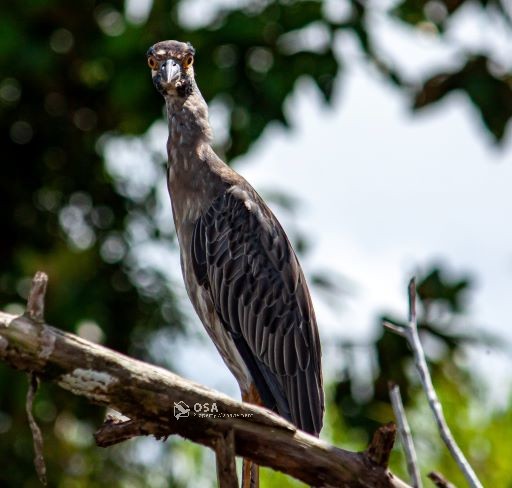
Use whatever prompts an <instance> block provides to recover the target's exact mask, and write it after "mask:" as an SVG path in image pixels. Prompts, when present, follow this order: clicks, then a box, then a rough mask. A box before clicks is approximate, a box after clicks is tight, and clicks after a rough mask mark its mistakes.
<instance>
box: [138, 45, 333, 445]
mask: <svg viewBox="0 0 512 488" xmlns="http://www.w3.org/2000/svg"><path fill="white" fill-rule="evenodd" d="M147 55H148V64H149V66H150V67H151V69H152V76H153V82H154V84H155V86H156V88H157V89H158V90H159V92H160V93H162V95H163V96H164V98H165V101H166V105H167V112H168V118H169V140H168V146H167V148H168V155H169V169H168V184H169V192H170V195H171V202H172V207H173V216H174V222H175V226H176V231H177V234H178V240H179V244H180V252H181V261H182V268H183V276H184V279H185V284H186V288H187V291H188V294H189V296H190V299H191V301H192V303H193V305H194V307H195V309H196V311H197V313H198V315H199V317H200V318H201V320H202V322H203V324H204V326H205V328H206V330H207V331H208V333H209V335H210V336H211V338H212V340H213V341H214V343H215V345H216V346H217V348H218V350H219V352H220V354H221V355H222V357H223V359H224V361H225V362H226V364H227V365H228V367H229V368H230V370H231V371H232V373H233V374H234V375H235V377H236V379H237V381H238V383H239V385H240V388H241V390H242V395H243V397H244V399H246V400H247V399H251V400H252V401H261V402H262V403H263V404H264V405H265V406H266V407H267V408H269V409H272V410H274V411H276V412H278V413H279V414H280V415H282V416H283V417H285V418H287V419H289V420H291V421H292V422H293V423H294V424H295V425H297V426H298V427H299V428H301V429H303V430H306V431H307V432H310V433H312V434H314V435H318V433H319V432H320V429H321V428H322V417H323V411H324V398H323V391H322V372H321V353H320V342H319V338H318V330H317V326H316V320H315V314H314V311H313V306H312V303H311V298H310V295H309V291H308V288H307V285H306V281H305V279H304V275H303V273H302V270H301V268H300V265H299V262H298V260H297V257H296V255H295V253H294V251H293V249H292V246H291V245H290V242H289V241H288V239H287V237H286V234H285V232H284V230H283V229H282V227H281V225H280V224H279V222H278V221H277V219H276V217H275V216H274V215H273V214H272V212H271V211H270V209H269V208H268V207H267V205H266V204H265V203H264V202H263V200H262V199H261V197H260V196H259V195H258V194H257V193H256V191H255V190H254V189H253V188H252V187H251V185H250V184H249V183H247V181H245V180H244V179H243V178H242V177H241V176H240V175H238V174H237V173H236V172H235V171H233V170H232V169H231V168H229V167H228V166H227V165H226V164H224V163H223V162H222V161H221V160H220V159H219V158H218V157H217V155H216V154H215V153H214V152H213V150H212V149H211V146H210V139H211V130H210V126H209V124H208V109H207V106H206V103H205V102H204V100H203V98H202V96H201V94H200V92H199V90H198V88H197V85H196V83H195V80H194V72H193V66H192V65H193V56H194V49H193V48H192V46H191V45H190V44H185V43H181V42H177V41H164V42H159V43H157V44H155V45H154V46H153V47H151V48H150V49H149V51H148V53H147ZM254 389H255V390H256V392H257V397H259V398H254Z"/></svg>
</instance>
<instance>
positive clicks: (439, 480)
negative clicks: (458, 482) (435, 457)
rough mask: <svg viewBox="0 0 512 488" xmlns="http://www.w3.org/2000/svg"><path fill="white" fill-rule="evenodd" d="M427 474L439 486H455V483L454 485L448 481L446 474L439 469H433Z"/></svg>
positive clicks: (443, 487) (444, 487)
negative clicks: (439, 471)
mask: <svg viewBox="0 0 512 488" xmlns="http://www.w3.org/2000/svg"><path fill="white" fill-rule="evenodd" d="M427 476H428V477H429V479H431V480H432V481H433V483H434V485H436V486H437V488H455V485H452V484H451V483H450V482H449V481H446V479H445V478H444V476H443V475H442V474H441V473H438V472H437V471H432V472H431V473H429V474H428V475H427Z"/></svg>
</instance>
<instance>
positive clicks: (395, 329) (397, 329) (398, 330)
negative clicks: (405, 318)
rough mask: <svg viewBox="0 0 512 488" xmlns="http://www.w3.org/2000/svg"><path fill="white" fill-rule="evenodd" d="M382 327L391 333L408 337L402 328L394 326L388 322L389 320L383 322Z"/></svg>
mask: <svg viewBox="0 0 512 488" xmlns="http://www.w3.org/2000/svg"><path fill="white" fill-rule="evenodd" d="M382 325H383V326H384V327H385V328H386V329H388V330H390V331H391V332H394V333H395V334H397V335H399V336H402V337H406V332H405V330H404V328H403V327H402V326H400V325H397V324H393V323H392V322H388V321H387V320H384V321H383V322H382Z"/></svg>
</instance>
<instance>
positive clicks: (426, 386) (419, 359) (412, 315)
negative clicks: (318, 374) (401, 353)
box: [387, 278, 482, 488]
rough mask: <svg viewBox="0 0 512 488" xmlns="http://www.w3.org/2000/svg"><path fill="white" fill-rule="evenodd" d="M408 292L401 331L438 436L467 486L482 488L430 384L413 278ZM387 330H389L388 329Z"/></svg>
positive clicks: (430, 379)
mask: <svg viewBox="0 0 512 488" xmlns="http://www.w3.org/2000/svg"><path fill="white" fill-rule="evenodd" d="M408 291H409V293H408V298H409V319H410V320H409V323H408V325H407V326H405V327H402V331H403V332H404V333H405V338H406V340H407V342H408V343H409V346H410V347H411V349H412V352H413V356H414V363H415V365H416V369H417V370H418V373H419V376H420V380H421V385H422V387H423V390H424V392H425V394H426V396H427V400H428V404H429V405H430V408H431V410H432V413H433V415H434V419H435V421H436V424H437V427H438V429H439V434H440V435H441V438H442V439H443V441H444V443H445V444H446V447H448V450H449V451H450V453H451V455H452V457H453V458H454V459H455V461H456V462H457V464H458V466H459V468H460V470H461V471H462V473H463V474H464V476H465V478H466V480H467V481H468V483H469V485H470V486H471V487H472V488H482V484H481V483H480V481H479V480H478V478H477V476H476V474H475V472H474V471H473V468H472V467H471V465H470V464H469V462H468V461H467V459H466V457H465V456H464V454H463V453H462V451H461V449H460V447H459V446H458V445H457V443H456V442H455V439H454V438H453V435H452V433H451V431H450V428H449V427H448V424H447V423H446V419H445V416H444V413H443V407H442V405H441V402H440V401H439V399H438V397H437V393H436V391H435V389H434V385H433V384H432V378H431V376H430V373H429V370H428V366H427V361H426V359H425V352H424V351H423V347H422V345H421V341H420V338H419V334H418V324H417V322H416V282H415V279H414V278H412V279H411V281H410V282H409V287H408ZM387 328H388V329H389V327H387ZM390 330H393V329H390ZM400 335H403V334H400Z"/></svg>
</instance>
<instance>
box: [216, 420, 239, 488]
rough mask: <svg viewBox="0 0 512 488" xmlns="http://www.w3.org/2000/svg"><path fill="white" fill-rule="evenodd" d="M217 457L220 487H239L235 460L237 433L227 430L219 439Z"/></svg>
mask: <svg viewBox="0 0 512 488" xmlns="http://www.w3.org/2000/svg"><path fill="white" fill-rule="evenodd" d="M215 454H216V458H217V479H218V481H219V488H238V477H237V475H236V462H235V435H234V433H233V431H232V430H228V431H226V432H225V433H224V434H223V435H220V436H219V438H218V439H217V442H216V446H215Z"/></svg>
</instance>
